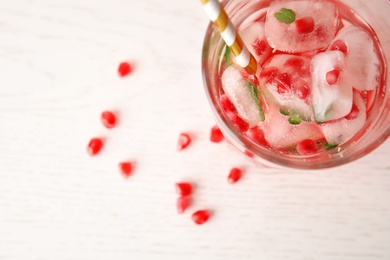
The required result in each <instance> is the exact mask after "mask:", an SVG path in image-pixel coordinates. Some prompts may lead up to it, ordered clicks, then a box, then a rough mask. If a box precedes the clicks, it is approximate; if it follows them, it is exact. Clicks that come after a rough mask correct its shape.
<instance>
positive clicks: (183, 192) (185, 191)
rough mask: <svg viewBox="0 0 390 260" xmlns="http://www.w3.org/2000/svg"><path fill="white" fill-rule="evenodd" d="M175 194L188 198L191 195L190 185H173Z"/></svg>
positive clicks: (186, 183)
mask: <svg viewBox="0 0 390 260" xmlns="http://www.w3.org/2000/svg"><path fill="white" fill-rule="evenodd" d="M175 189H176V193H177V194H179V195H180V196H188V195H191V193H192V184H191V183H189V182H178V183H175Z"/></svg>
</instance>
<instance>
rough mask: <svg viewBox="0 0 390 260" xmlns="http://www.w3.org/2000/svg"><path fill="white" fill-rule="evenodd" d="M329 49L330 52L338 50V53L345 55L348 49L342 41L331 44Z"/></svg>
mask: <svg viewBox="0 0 390 260" xmlns="http://www.w3.org/2000/svg"><path fill="white" fill-rule="evenodd" d="M330 49H331V50H332V51H334V50H338V51H341V52H344V53H347V50H348V47H347V45H346V44H345V42H343V41H342V40H340V39H339V40H336V41H335V42H334V43H332V45H331V46H330Z"/></svg>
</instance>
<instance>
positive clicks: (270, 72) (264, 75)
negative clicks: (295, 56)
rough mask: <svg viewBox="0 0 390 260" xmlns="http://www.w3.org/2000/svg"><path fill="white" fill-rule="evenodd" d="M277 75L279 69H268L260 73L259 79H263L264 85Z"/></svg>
mask: <svg viewBox="0 0 390 260" xmlns="http://www.w3.org/2000/svg"><path fill="white" fill-rule="evenodd" d="M278 73H279V69H278V68H276V67H268V68H266V69H263V70H262V71H261V72H260V78H261V79H265V82H266V83H269V82H271V81H272V80H273V79H274V78H275V77H276V76H277V75H278Z"/></svg>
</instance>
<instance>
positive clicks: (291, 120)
mask: <svg viewBox="0 0 390 260" xmlns="http://www.w3.org/2000/svg"><path fill="white" fill-rule="evenodd" d="M288 122H289V123H290V124H292V125H299V124H300V123H301V119H300V118H299V117H298V116H295V115H293V116H290V117H289V118H288Z"/></svg>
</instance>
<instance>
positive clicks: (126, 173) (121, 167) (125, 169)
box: [119, 162, 133, 178]
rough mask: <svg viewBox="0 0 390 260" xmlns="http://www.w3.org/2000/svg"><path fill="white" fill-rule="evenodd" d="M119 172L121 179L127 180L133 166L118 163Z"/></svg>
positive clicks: (127, 163) (129, 163)
mask: <svg viewBox="0 0 390 260" xmlns="http://www.w3.org/2000/svg"><path fill="white" fill-rule="evenodd" d="M119 170H120V172H121V174H122V176H123V177H125V178H128V177H129V176H130V175H131V173H132V172H133V164H132V163H131V162H121V163H119Z"/></svg>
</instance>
